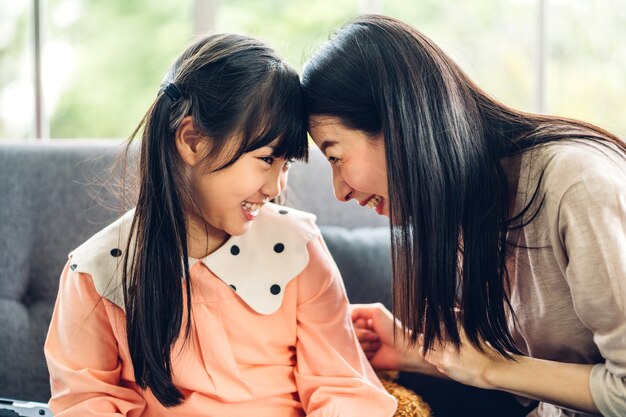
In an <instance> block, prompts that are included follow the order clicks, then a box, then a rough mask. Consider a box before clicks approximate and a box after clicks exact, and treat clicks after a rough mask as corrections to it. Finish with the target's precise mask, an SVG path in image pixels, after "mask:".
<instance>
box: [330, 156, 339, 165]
mask: <svg viewBox="0 0 626 417" xmlns="http://www.w3.org/2000/svg"><path fill="white" fill-rule="evenodd" d="M337 161H339V159H337V158H335V157H334V156H329V157H328V162H330V163H331V164H334V163H336V162H337Z"/></svg>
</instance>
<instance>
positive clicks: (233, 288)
mask: <svg viewBox="0 0 626 417" xmlns="http://www.w3.org/2000/svg"><path fill="white" fill-rule="evenodd" d="M229 287H230V288H231V289H232V290H233V291H237V287H235V286H234V285H233V284H230V285H229Z"/></svg>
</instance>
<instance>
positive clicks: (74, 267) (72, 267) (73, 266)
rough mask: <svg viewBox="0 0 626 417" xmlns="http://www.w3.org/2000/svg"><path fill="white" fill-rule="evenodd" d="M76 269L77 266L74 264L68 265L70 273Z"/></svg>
mask: <svg viewBox="0 0 626 417" xmlns="http://www.w3.org/2000/svg"><path fill="white" fill-rule="evenodd" d="M76 268H78V265H76V264H72V265H70V269H71V270H72V271H76Z"/></svg>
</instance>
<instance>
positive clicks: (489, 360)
mask: <svg viewBox="0 0 626 417" xmlns="http://www.w3.org/2000/svg"><path fill="white" fill-rule="evenodd" d="M425 359H426V360H427V361H428V362H429V363H431V364H432V365H433V366H435V367H436V368H437V369H438V370H439V372H441V373H442V374H444V375H446V376H448V377H449V378H451V379H454V380H456V381H458V382H461V383H463V384H466V385H472V386H475V387H479V388H485V389H497V390H501V391H508V392H511V393H513V394H516V395H520V396H523V397H528V398H533V399H536V400H539V401H544V402H548V403H551V404H555V405H558V406H561V407H566V408H571V409H574V410H578V411H585V412H589V413H598V412H599V410H598V408H597V407H596V405H595V403H594V401H593V399H592V397H591V391H590V388H589V377H590V373H591V369H592V368H593V366H594V365H580V364H570V363H561V362H555V361H548V360H543V359H536V358H530V357H526V356H521V355H513V359H514V360H508V359H505V358H503V357H502V356H500V355H499V354H498V353H497V352H495V351H494V350H492V349H491V348H490V347H488V346H483V351H482V352H481V351H480V350H479V349H477V348H476V347H475V346H473V345H472V344H471V343H470V342H469V341H468V340H467V338H466V337H465V335H464V334H462V346H461V349H460V350H458V351H457V349H456V348H455V347H454V346H452V345H448V346H441V345H438V346H436V347H435V348H434V349H433V350H431V351H429V352H428V354H427V355H426V357H425Z"/></svg>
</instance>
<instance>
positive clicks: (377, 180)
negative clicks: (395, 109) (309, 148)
mask: <svg viewBox="0 0 626 417" xmlns="http://www.w3.org/2000/svg"><path fill="white" fill-rule="evenodd" d="M309 134H310V135H311V137H312V138H313V141H314V142H315V144H316V145H317V146H318V147H319V148H320V150H321V151H322V153H323V154H324V156H326V159H328V162H329V163H330V166H331V168H332V172H333V188H334V190H335V197H336V198H337V200H339V201H344V202H346V201H350V200H351V199H355V200H357V201H358V202H359V204H360V205H362V206H365V205H367V206H369V207H371V208H374V209H375V210H376V212H377V213H378V214H381V215H384V216H387V217H389V194H388V191H387V165H386V162H385V147H384V143H383V135H382V133H379V134H377V135H375V136H370V135H368V134H366V133H365V132H362V131H360V130H354V129H350V128H348V127H346V126H345V125H344V124H343V123H342V122H341V120H340V119H339V118H337V117H333V116H321V115H320V116H311V117H310V118H309Z"/></svg>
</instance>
